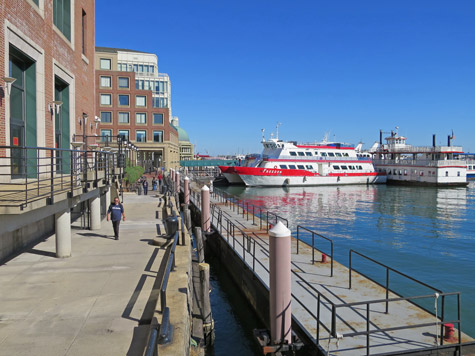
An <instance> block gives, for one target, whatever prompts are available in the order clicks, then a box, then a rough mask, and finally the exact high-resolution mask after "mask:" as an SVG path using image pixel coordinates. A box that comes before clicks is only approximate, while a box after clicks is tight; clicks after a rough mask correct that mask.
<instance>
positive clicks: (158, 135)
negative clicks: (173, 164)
mask: <svg viewBox="0 0 475 356" xmlns="http://www.w3.org/2000/svg"><path fill="white" fill-rule="evenodd" d="M153 142H163V131H153Z"/></svg>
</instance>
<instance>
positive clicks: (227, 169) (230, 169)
mask: <svg viewBox="0 0 475 356" xmlns="http://www.w3.org/2000/svg"><path fill="white" fill-rule="evenodd" d="M218 168H219V169H220V170H221V172H223V173H236V172H235V171H234V167H233V166H218Z"/></svg>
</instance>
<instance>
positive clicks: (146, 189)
mask: <svg viewBox="0 0 475 356" xmlns="http://www.w3.org/2000/svg"><path fill="white" fill-rule="evenodd" d="M147 192H148V181H147V178H145V180H144V182H143V194H144V195H147Z"/></svg>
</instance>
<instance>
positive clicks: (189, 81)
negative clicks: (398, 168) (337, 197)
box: [96, 0, 475, 154]
mask: <svg viewBox="0 0 475 356" xmlns="http://www.w3.org/2000/svg"><path fill="white" fill-rule="evenodd" d="M474 43H475V1H473V0H466V1H465V0H457V1H436V0H430V1H424V0H418V1H414V0H411V1H407V0H398V1H380V0H379V1H365V0H359V1H354V0H349V1H344V0H339V1H338V0H337V1H318V0H313V1H312V0H311V1H303V0H302V1H299V0H295V1H280V0H272V1H270V0H252V1H251V0H239V1H237V0H219V1H217V0H201V1H197V0H172V1H162V0H159V1H158V0H157V1H144V0H136V1H134V2H130V1H125V0H124V1H123V0H117V1H114V2H113V6H112V3H111V2H109V1H105V0H98V1H96V45H97V46H109V47H120V48H130V49H136V50H142V51H146V52H152V53H155V54H157V55H158V61H159V63H158V65H159V71H160V72H164V73H168V74H169V75H170V79H171V82H172V110H173V115H176V116H178V117H179V118H180V126H181V127H183V128H184V129H185V130H186V131H187V132H188V134H189V136H190V139H191V141H192V142H193V143H194V144H195V145H196V148H197V151H198V152H200V153H206V151H207V152H208V153H209V154H218V153H222V154H233V153H238V152H239V153H242V152H244V153H248V152H260V151H261V145H260V139H261V129H262V128H265V129H266V136H268V135H269V134H270V133H271V132H275V126H276V123H277V122H281V123H282V126H281V127H280V129H279V136H280V138H282V139H286V140H287V139H288V140H297V141H303V142H314V141H319V140H321V139H322V138H323V135H324V134H325V133H326V132H329V133H330V138H331V139H336V140H338V141H344V142H349V143H358V142H359V141H362V142H364V143H365V146H366V147H369V146H371V144H372V143H373V142H374V141H376V140H378V138H379V129H383V130H384V131H390V130H391V129H394V127H395V126H399V128H400V129H399V133H401V134H404V135H406V136H407V137H408V141H409V143H412V144H415V145H430V144H431V143H432V134H437V143H441V144H442V143H444V144H445V143H446V141H447V135H448V134H450V133H451V132H452V130H454V133H455V137H456V140H455V141H454V142H453V143H454V144H455V145H462V146H463V147H464V149H465V150H466V151H468V150H470V151H475V46H474Z"/></svg>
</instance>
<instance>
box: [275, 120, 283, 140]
mask: <svg viewBox="0 0 475 356" xmlns="http://www.w3.org/2000/svg"><path fill="white" fill-rule="evenodd" d="M280 125H282V123H281V122H278V121H277V125H276V134H275V139H276V140H278V139H279V126H280Z"/></svg>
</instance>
